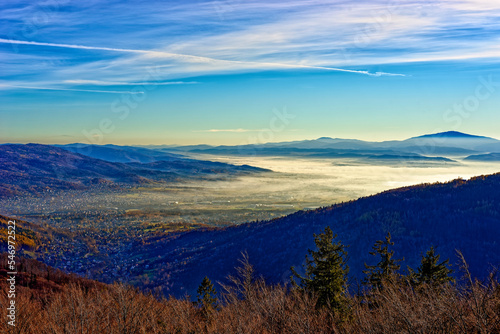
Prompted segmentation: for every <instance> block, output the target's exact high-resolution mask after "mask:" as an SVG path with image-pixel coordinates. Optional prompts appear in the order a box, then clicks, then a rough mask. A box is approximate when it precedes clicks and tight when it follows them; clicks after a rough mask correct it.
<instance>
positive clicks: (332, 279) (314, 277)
mask: <svg viewBox="0 0 500 334" xmlns="http://www.w3.org/2000/svg"><path fill="white" fill-rule="evenodd" d="M336 238H337V235H335V236H334V235H333V232H332V230H331V229H330V227H326V228H325V231H324V233H321V234H319V235H316V234H315V235H314V242H315V243H316V248H317V250H316V251H313V250H309V255H310V256H311V257H309V256H306V268H305V272H306V273H305V276H301V275H299V274H298V273H297V272H296V271H295V268H293V267H292V268H291V269H292V273H293V275H292V278H291V279H292V283H293V284H294V285H295V286H300V288H301V289H303V290H304V291H308V292H313V293H315V294H316V295H317V296H318V302H317V305H316V306H317V307H323V306H326V307H330V308H332V309H334V310H338V311H341V310H343V308H344V306H345V292H346V290H347V274H348V272H349V267H348V266H347V252H346V250H345V248H346V246H344V245H343V244H342V243H341V242H340V241H338V242H336V243H334V240H335V239H336ZM294 277H296V278H298V279H299V280H300V284H297V283H296V282H295V280H294Z"/></svg>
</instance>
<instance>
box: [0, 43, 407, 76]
mask: <svg viewBox="0 0 500 334" xmlns="http://www.w3.org/2000/svg"><path fill="white" fill-rule="evenodd" d="M0 43H10V44H22V45H36V46H48V47H57V48H68V49H81V50H100V51H111V52H125V53H139V54H144V55H145V56H146V57H149V58H156V59H158V58H171V59H175V60H178V61H183V62H189V63H202V64H213V63H220V64H222V65H227V64H230V65H242V66H243V67H244V66H245V65H250V66H251V67H252V68H260V69H277V68H278V69H279V68H285V69H314V70H325V71H336V72H347V73H356V74H365V75H370V76H383V75H396V76H404V75H403V74H398V73H385V72H376V73H371V72H368V71H360V70H349V69H342V68H335V67H326V66H312V65H303V64H288V63H275V62H256V61H242V60H225V59H216V58H211V57H202V56H193V55H188V54H180V53H172V52H164V51H155V50H136V49H120V48H108V47H97V46H85V45H73V44H60V43H41V42H33V41H19V40H8V39H2V38H0ZM87 81H89V82H90V81H93V80H87Z"/></svg>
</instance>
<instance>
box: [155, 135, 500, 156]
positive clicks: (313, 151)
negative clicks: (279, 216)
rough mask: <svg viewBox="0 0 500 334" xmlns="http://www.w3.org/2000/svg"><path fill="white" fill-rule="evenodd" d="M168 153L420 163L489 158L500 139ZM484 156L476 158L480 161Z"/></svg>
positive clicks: (329, 141)
mask: <svg viewBox="0 0 500 334" xmlns="http://www.w3.org/2000/svg"><path fill="white" fill-rule="evenodd" d="M156 148H157V149H159V150H163V151H168V152H179V153H182V152H194V153H207V154H227V155H257V156H259V155H262V156H266V155H279V156H302V157H304V156H305V157H315V158H351V159H358V160H360V161H364V162H368V163H380V162H383V161H388V162H390V163H398V162H399V163H422V162H445V163H450V162H453V160H452V159H450V158H455V157H456V158H466V157H468V156H472V155H478V154H484V155H485V156H484V161H491V160H493V158H494V157H492V156H490V154H491V153H499V152H500V141H499V140H497V139H494V138H490V137H484V136H475V135H469V134H465V133H461V132H457V131H448V132H441V133H435V134H428V135H423V136H418V137H412V138H409V139H406V140H400V141H397V140H392V141H382V142H371V141H362V140H357V139H341V138H330V137H321V138H318V139H315V140H302V141H292V142H280V143H264V144H247V145H239V146H226V145H222V146H207V145H194V146H193V145H190V146H177V147H171V146H169V147H156ZM482 159H483V156H481V157H476V161H482Z"/></svg>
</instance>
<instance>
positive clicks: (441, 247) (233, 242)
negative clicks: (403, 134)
mask: <svg viewBox="0 0 500 334" xmlns="http://www.w3.org/2000/svg"><path fill="white" fill-rule="evenodd" d="M326 226H330V227H331V228H332V229H333V231H334V233H337V234H338V235H339V239H340V240H341V241H342V242H343V243H344V244H347V245H349V248H348V252H349V256H350V260H349V264H350V267H351V273H352V279H360V278H362V270H363V269H364V263H368V264H371V263H373V261H374V259H371V257H370V255H369V251H370V250H371V246H372V245H373V243H374V242H375V241H376V240H380V239H382V238H383V237H384V236H385V235H386V233H387V232H391V234H392V236H393V241H394V242H395V246H394V249H395V251H396V253H395V256H396V258H404V259H405V261H404V262H403V268H406V265H409V266H411V267H413V268H415V267H416V266H417V264H418V262H419V260H420V256H421V255H422V254H423V253H425V251H426V250H427V249H428V248H429V247H430V246H431V245H434V246H436V248H437V251H438V253H440V254H442V257H443V258H444V259H446V258H450V262H451V263H452V264H456V260H457V258H456V253H455V252H456V250H460V251H462V252H463V254H464V255H465V257H466V259H467V260H468V262H469V265H470V270H471V272H472V273H473V274H474V275H476V276H478V277H482V276H484V274H485V273H487V272H488V271H490V270H491V269H492V266H496V267H498V266H500V243H499V240H500V173H499V174H494V175H489V176H480V177H476V178H473V179H470V180H468V181H465V180H461V179H458V180H454V181H452V182H448V183H436V184H423V185H417V186H412V187H405V188H400V189H394V190H390V191H386V192H383V193H381V194H378V195H374V196H370V197H366V198H360V199H358V200H356V201H351V202H347V203H341V204H337V205H333V206H331V207H326V208H321V209H317V210H314V211H307V212H303V211H300V212H297V213H295V214H292V215H289V216H286V217H284V218H279V219H275V220H271V221H264V222H255V223H248V224H244V225H240V226H236V227H229V228H225V229H210V230H196V231H192V232H188V233H179V234H171V235H168V236H167V237H165V236H149V237H146V238H144V239H143V240H141V241H140V242H137V243H135V244H134V246H133V248H132V249H131V251H132V252H133V253H134V254H140V256H141V258H143V259H145V262H144V265H147V267H148V268H149V269H148V273H149V274H148V282H149V283H146V284H145V286H147V287H149V288H153V287H156V286H162V288H163V289H164V292H165V293H167V294H173V295H176V296H181V295H183V294H184V293H188V294H194V292H195V290H196V287H197V285H198V284H199V282H200V281H201V279H202V278H203V277H204V276H205V275H208V276H209V277H210V278H211V279H212V281H218V282H224V281H225V277H226V276H227V275H228V274H230V273H232V271H233V268H234V267H235V266H237V264H238V259H240V258H241V253H242V252H248V255H249V258H250V262H251V263H252V264H254V265H255V268H256V270H257V272H258V273H259V274H261V275H263V276H264V277H265V278H266V279H267V280H268V281H269V282H274V283H278V282H286V281H287V280H288V278H289V276H290V271H289V269H290V267H291V266H300V265H301V264H303V261H304V257H305V255H306V254H307V249H311V248H314V241H313V234H314V233H320V232H321V231H322V230H323V229H324V228H325V227H326ZM453 269H454V270H455V271H457V270H458V267H457V266H456V265H455V266H454V268H453ZM142 274H144V272H143V271H142V270H137V271H136V272H133V273H132V275H133V276H135V277H139V276H140V275H142ZM457 275H459V274H457ZM135 282H136V283H138V281H135Z"/></svg>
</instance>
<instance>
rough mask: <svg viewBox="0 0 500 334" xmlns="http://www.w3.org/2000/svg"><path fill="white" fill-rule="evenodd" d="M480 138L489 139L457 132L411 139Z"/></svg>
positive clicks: (439, 133)
mask: <svg viewBox="0 0 500 334" xmlns="http://www.w3.org/2000/svg"><path fill="white" fill-rule="evenodd" d="M436 137H438V138H445V137H447V138H482V139H485V138H487V139H490V138H489V137H484V136H476V135H470V134H467V133H463V132H458V131H446V132H438V133H432V134H427V135H423V136H418V137H413V138H411V139H417V138H436Z"/></svg>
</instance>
